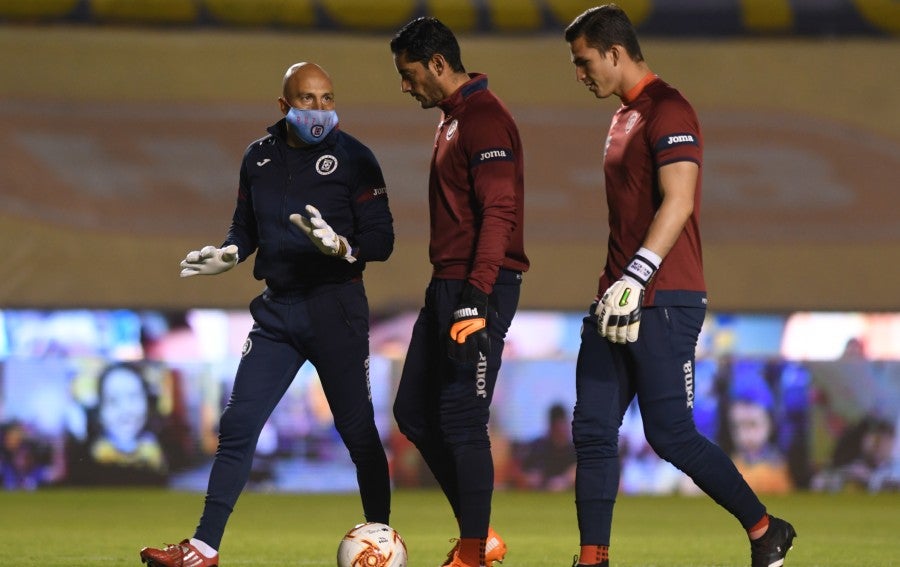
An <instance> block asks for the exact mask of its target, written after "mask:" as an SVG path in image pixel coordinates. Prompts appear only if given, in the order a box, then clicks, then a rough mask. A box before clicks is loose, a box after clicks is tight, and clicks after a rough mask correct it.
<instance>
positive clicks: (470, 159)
mask: <svg viewBox="0 0 900 567" xmlns="http://www.w3.org/2000/svg"><path fill="white" fill-rule="evenodd" d="M470 76H471V78H470V80H469V81H468V82H467V83H465V84H464V85H462V86H461V87H460V88H459V89H458V90H457V91H456V92H455V93H454V94H452V95H450V96H449V97H447V98H446V99H444V100H443V101H441V102H440V104H439V107H440V109H441V110H442V111H443V116H442V117H441V122H440V124H439V125H438V129H437V133H436V134H435V140H434V155H433V156H432V160H431V175H430V178H429V183H428V204H429V208H430V213H431V242H430V246H429V255H430V258H431V263H432V265H433V266H434V271H433V277H436V278H443V279H467V280H469V282H471V283H472V284H473V285H475V287H477V288H479V289H481V290H482V291H484V292H485V293H490V292H491V290H492V289H493V287H494V283H495V282H496V281H497V274H498V272H499V271H500V268H506V269H509V270H515V271H522V272H524V271H526V270H527V269H528V258H527V257H526V256H525V246H524V218H525V215H524V210H523V205H524V200H525V173H524V163H523V161H524V160H523V151H522V143H521V141H520V139H519V130H518V128H517V127H516V124H515V122H514V121H513V118H512V115H511V114H510V112H509V110H507V108H506V107H505V106H504V105H503V103H502V102H501V101H500V100H499V99H498V98H497V97H496V96H495V95H494V94H493V93H492V92H491V91H489V90H488V88H487V77H486V76H485V75H483V74H479V73H473V74H471V75H470Z"/></svg>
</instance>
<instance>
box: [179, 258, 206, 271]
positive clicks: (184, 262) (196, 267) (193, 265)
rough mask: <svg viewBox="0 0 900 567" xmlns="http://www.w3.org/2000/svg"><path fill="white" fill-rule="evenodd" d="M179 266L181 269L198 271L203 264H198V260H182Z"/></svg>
mask: <svg viewBox="0 0 900 567" xmlns="http://www.w3.org/2000/svg"><path fill="white" fill-rule="evenodd" d="M179 266H181V267H182V268H191V269H194V270H199V269H200V267H201V266H203V263H202V262H200V261H199V260H197V261H195V262H191V261H190V260H189V259H187V258H185V259H184V260H182V261H181V264H179Z"/></svg>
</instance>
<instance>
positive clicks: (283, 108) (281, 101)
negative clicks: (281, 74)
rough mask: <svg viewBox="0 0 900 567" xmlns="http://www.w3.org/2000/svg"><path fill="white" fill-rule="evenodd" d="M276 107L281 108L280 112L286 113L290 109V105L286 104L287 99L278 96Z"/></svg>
mask: <svg viewBox="0 0 900 567" xmlns="http://www.w3.org/2000/svg"><path fill="white" fill-rule="evenodd" d="M278 108H280V109H281V113H282V114H284V115H287V113H288V112H289V111H290V110H291V105H290V104H288V101H287V100H286V99H285V98H284V97H283V96H280V97H278Z"/></svg>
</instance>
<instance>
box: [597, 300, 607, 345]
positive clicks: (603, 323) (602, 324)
mask: <svg viewBox="0 0 900 567" xmlns="http://www.w3.org/2000/svg"><path fill="white" fill-rule="evenodd" d="M608 324H609V307H607V306H605V305H604V306H603V307H602V308H601V310H600V315H598V316H597V332H598V333H600V336H601V337H605V336H606V330H607V325H608Z"/></svg>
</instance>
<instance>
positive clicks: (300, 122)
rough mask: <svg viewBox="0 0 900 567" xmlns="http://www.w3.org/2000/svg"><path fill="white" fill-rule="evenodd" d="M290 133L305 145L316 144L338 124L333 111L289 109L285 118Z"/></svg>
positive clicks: (336, 116)
mask: <svg viewBox="0 0 900 567" xmlns="http://www.w3.org/2000/svg"><path fill="white" fill-rule="evenodd" d="M285 119H286V120H287V123H288V127H289V128H290V129H291V132H293V133H294V134H296V135H297V137H298V138H300V139H301V140H303V141H304V142H306V143H307V144H318V143H319V142H321V141H322V140H324V139H325V136H327V135H328V133H329V132H331V131H332V130H333V129H334V127H335V126H337V123H338V115H337V112H335V111H333V110H304V109H300V108H291V109H290V110H289V111H288V113H287V115H286V116H285Z"/></svg>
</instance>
